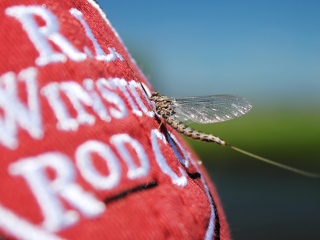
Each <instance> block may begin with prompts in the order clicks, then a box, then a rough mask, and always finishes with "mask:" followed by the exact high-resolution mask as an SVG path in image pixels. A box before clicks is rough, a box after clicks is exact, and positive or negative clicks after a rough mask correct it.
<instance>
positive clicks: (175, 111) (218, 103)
mask: <svg viewBox="0 0 320 240" xmlns="http://www.w3.org/2000/svg"><path fill="white" fill-rule="evenodd" d="M141 85H142V84H141ZM142 87H143V85H142ZM143 89H144V87H143ZM144 91H145V89H144ZM145 92H146V91H145ZM146 93H147V92H146ZM149 99H150V100H151V101H152V102H153V103H154V110H155V112H156V113H157V114H158V115H159V116H160V118H161V123H160V124H162V123H163V121H165V122H166V123H168V124H169V125H170V126H172V127H173V128H174V129H176V130H177V131H178V132H179V133H181V134H183V135H185V136H187V137H189V138H192V139H195V140H200V141H206V142H213V143H217V144H219V145H222V146H228V147H230V148H232V149H233V150H235V151H238V152H241V153H243V154H245V155H248V156H250V157H253V158H255V159H258V160H261V161H264V162H267V163H269V164H272V165H275V166H278V167H280V168H284V169H286V170H289V171H292V172H295V173H298V174H301V175H304V176H307V177H320V175H318V174H314V173H309V172H306V171H303V170H300V169H296V168H293V167H290V166H287V165H283V164H281V163H277V162H274V161H272V160H269V159H267V158H264V157H261V156H258V155H255V154H252V153H250V152H247V151H244V150H242V149H239V148H237V147H234V146H232V145H230V144H229V143H227V142H226V141H224V140H222V139H220V138H219V137H216V136H214V135H212V134H207V133H203V132H200V131H198V130H195V129H193V128H191V127H189V126H188V125H187V124H188V123H192V122H196V123H216V122H222V121H226V120H230V119H233V118H235V117H239V116H241V115H243V114H246V113H247V112H248V111H249V110H250V109H251V107H252V105H251V104H250V103H249V102H248V101H247V100H246V99H244V98H243V97H238V96H234V95H212V96H204V97H183V98H170V97H167V96H164V95H161V94H159V93H158V92H153V93H151V95H149Z"/></svg>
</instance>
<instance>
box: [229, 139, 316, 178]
mask: <svg viewBox="0 0 320 240" xmlns="http://www.w3.org/2000/svg"><path fill="white" fill-rule="evenodd" d="M228 146H229V147H230V148H232V149H233V150H235V151H238V152H240V153H242V154H245V155H247V156H249V157H253V158H255V159H258V160H260V161H263V162H266V163H269V164H272V165H274V166H277V167H279V168H283V169H285V170H288V171H290V172H294V173H297V174H300V175H303V176H306V177H311V178H319V177H320V175H319V174H315V173H310V172H306V171H303V170H300V169H297V168H294V167H290V166H287V165H284V164H281V163H278V162H274V161H272V160H270V159H267V158H264V157H261V156H258V155H255V154H253V153H250V152H247V151H244V150H242V149H240V148H237V147H234V146H231V145H229V144H228Z"/></svg>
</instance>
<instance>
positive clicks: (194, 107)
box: [149, 92, 251, 146]
mask: <svg viewBox="0 0 320 240" xmlns="http://www.w3.org/2000/svg"><path fill="white" fill-rule="evenodd" d="M149 98H150V100H151V101H153V102H154V103H155V111H156V113H157V114H158V115H159V116H160V117H162V118H163V119H164V120H165V121H166V122H167V123H168V124H169V125H171V126H172V127H173V128H174V129H176V130H177V131H178V132H179V133H181V134H183V135H185V136H187V137H190V138H192V139H195V140H200V141H205V142H215V143H217V144H220V145H222V146H226V145H228V144H227V143H226V142H225V141H223V140H222V139H220V138H219V137H216V136H214V135H212V134H207V133H203V132H200V131H198V130H195V129H193V128H191V127H189V126H187V125H186V124H184V123H183V122H198V123H214V122H222V121H225V120H229V119H232V118H234V117H238V116H241V115H243V114H245V113H246V112H248V111H249V110H250V109H251V104H250V103H249V102H248V101H247V100H245V99H244V98H242V97H237V96H233V95H213V96H207V97H189V98H177V99H175V98H169V97H167V96H163V95H160V94H159V93H158V92H153V93H152V94H151V96H150V97H149ZM182 121H183V122H182Z"/></svg>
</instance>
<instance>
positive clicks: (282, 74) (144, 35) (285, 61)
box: [99, 0, 320, 110]
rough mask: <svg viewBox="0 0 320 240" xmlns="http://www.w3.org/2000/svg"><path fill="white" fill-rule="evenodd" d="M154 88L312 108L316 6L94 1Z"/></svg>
mask: <svg viewBox="0 0 320 240" xmlns="http://www.w3.org/2000/svg"><path fill="white" fill-rule="evenodd" d="M99 3H100V5H101V7H102V8H103V10H104V11H105V12H106V14H107V16H108V18H109V20H110V21H111V23H112V25H113V26H114V27H115V29H116V30H117V31H118V33H119V34H120V36H121V37H122V39H123V41H124V42H125V44H126V45H127V46H128V47H129V50H130V51H131V52H132V53H133V55H134V56H135V57H136V58H137V59H138V62H139V65H140V67H141V69H142V70H143V71H144V73H145V74H146V75H147V77H148V78H149V80H150V81H151V82H152V83H153V85H154V87H155V88H156V89H157V90H158V91H159V92H161V93H163V94H166V95H170V96H190V95H211V94H222V93H231V94H236V95H241V96H244V97H246V98H247V99H249V100H250V101H251V102H252V103H253V105H254V106H255V104H258V105H259V104H261V105H272V106H276V105H277V104H279V105H290V106H291V107H292V106H295V105H297V106H299V107H300V106H304V107H307V106H313V107H316V108H317V109H318V110H320V108H319V106H320V14H319V10H320V1H312V0H308V1H294V0H291V1H289V0H283V1H278V0H269V1H249V0H243V1H222V0H215V1H189V0H186V1H169V0H163V1H147V0H136V1H124V0H117V1H102V0H101V1H99Z"/></svg>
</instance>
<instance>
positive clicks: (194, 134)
mask: <svg viewBox="0 0 320 240" xmlns="http://www.w3.org/2000/svg"><path fill="white" fill-rule="evenodd" d="M166 121H167V123H169V124H170V126H172V127H173V128H174V129H176V130H177V131H178V132H179V133H182V134H183V135H185V136H187V137H190V138H192V139H195V140H199V141H205V142H215V143H218V144H220V145H227V143H226V142H225V141H223V140H221V139H220V138H218V137H216V136H213V135H212V134H207V133H203V132H200V131H198V130H195V129H193V128H191V127H188V126H187V125H185V124H184V123H182V122H180V121H179V120H178V119H176V118H175V117H172V116H171V117H168V118H167V119H166Z"/></svg>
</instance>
